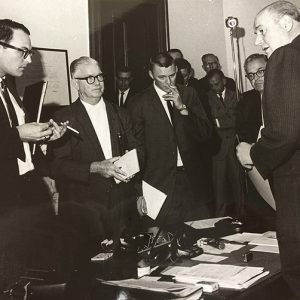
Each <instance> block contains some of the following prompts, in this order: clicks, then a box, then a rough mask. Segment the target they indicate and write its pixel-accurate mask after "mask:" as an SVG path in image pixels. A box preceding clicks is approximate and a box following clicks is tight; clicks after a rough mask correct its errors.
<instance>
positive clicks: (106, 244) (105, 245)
mask: <svg viewBox="0 0 300 300" xmlns="http://www.w3.org/2000/svg"><path fill="white" fill-rule="evenodd" d="M113 243H114V242H113V240H108V239H105V240H103V241H102V242H101V248H102V249H103V250H104V251H105V252H110V251H112V250H113V246H114V245H113Z"/></svg>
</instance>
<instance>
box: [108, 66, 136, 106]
mask: <svg viewBox="0 0 300 300" xmlns="http://www.w3.org/2000/svg"><path fill="white" fill-rule="evenodd" d="M132 81H133V77H132V72H131V70H130V69H129V68H128V67H119V68H118V69H117V76H116V84H117V90H116V91H115V92H114V93H112V95H108V99H107V100H108V101H111V102H113V103H115V104H117V105H118V106H120V107H126V106H127V100H128V99H129V98H130V97H132V96H134V95H135V94H136V92H135V90H134V88H133V87H132Z"/></svg>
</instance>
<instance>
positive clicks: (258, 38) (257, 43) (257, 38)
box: [255, 34, 263, 46]
mask: <svg viewBox="0 0 300 300" xmlns="http://www.w3.org/2000/svg"><path fill="white" fill-rule="evenodd" d="M262 43H263V38H262V36H261V35H260V34H257V35H256V39H255V46H260V45H262Z"/></svg>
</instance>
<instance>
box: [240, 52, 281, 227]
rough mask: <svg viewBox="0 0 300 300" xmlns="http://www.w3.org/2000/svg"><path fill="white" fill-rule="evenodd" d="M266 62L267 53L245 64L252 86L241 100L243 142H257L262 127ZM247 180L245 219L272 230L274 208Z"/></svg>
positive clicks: (250, 56)
mask: <svg viewBox="0 0 300 300" xmlns="http://www.w3.org/2000/svg"><path fill="white" fill-rule="evenodd" d="M267 61H268V58H267V56H266V55H264V54H259V53H254V54H251V55H249V56H248V57H247V59H246V60H245V63H244V69H245V72H246V77H247V78H248V80H249V82H250V84H251V86H252V87H253V89H252V90H249V91H247V92H245V93H243V94H242V97H241V99H240V101H239V103H238V109H237V110H238V114H237V133H238V136H239V140H240V141H241V142H247V143H249V144H252V143H255V142H256V141H257V140H258V138H259V137H260V130H261V129H262V128H263V113H262V97H263V91H264V73H265V70H266V66H267ZM245 180H247V187H248V188H247V193H246V201H245V209H246V218H247V219H248V220H249V221H250V222H251V224H256V226H257V227H258V228H257V229H258V230H264V231H267V230H273V229H274V228H275V212H274V210H273V209H272V208H271V207H270V206H269V205H268V204H267V203H266V202H265V201H264V199H263V198H262V197H261V196H260V195H259V193H258V192H257V191H256V188H255V187H254V186H253V184H252V181H251V180H249V178H248V176H247V177H246V178H245Z"/></svg>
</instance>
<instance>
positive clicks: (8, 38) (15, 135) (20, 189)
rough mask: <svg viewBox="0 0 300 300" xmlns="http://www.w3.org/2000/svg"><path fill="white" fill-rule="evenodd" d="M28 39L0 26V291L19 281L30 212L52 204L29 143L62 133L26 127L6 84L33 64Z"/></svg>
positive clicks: (7, 23)
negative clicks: (3, 285)
mask: <svg viewBox="0 0 300 300" xmlns="http://www.w3.org/2000/svg"><path fill="white" fill-rule="evenodd" d="M29 35H30V32H29V30H28V29H27V28H26V27H25V26H24V25H23V24H20V23H17V22H14V21H12V20H8V19H2V20H0V140H1V143H2V145H1V147H0V166H1V169H0V191H1V196H0V199H1V200H0V221H1V224H0V230H1V232H0V233H1V234H0V235H1V241H0V252H1V253H0V255H1V265H0V289H1V288H2V279H3V277H4V280H5V281H6V283H7V284H9V283H10V284H11V283H14V282H15V280H17V279H18V276H19V275H21V272H22V268H23V267H24V257H25V254H26V251H25V248H26V249H27V247H26V245H27V244H28V240H29V235H30V236H32V233H31V232H30V229H31V228H33V224H34V222H35V221H36V220H35V218H34V217H32V215H31V213H32V210H31V209H33V210H34V209H35V208H36V205H40V204H41V203H47V202H46V201H47V200H48V201H50V200H49V197H48V194H47V190H46V187H45V185H44V182H43V181H42V178H41V176H40V175H39V174H38V172H37V171H36V169H35V166H34V164H33V159H32V156H31V153H30V147H29V143H30V142H34V143H39V142H45V141H49V140H54V139H56V138H59V137H60V136H61V135H62V134H63V133H64V131H65V128H64V129H63V127H59V126H57V124H56V123H55V122H53V121H50V122H48V123H26V121H27V115H26V113H25V110H24V107H23V104H22V101H21V99H20V98H19V96H18V94H17V91H16V88H15V86H14V84H13V83H12V82H11V81H10V80H9V79H11V77H20V76H22V75H23V72H24V69H25V68H26V67H27V65H28V64H29V63H31V55H32V50H31V41H30V37H29ZM12 224H13V225H12ZM36 231H37V230H35V231H34V232H36ZM2 276H3V277H2ZM10 280H11V282H10Z"/></svg>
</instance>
